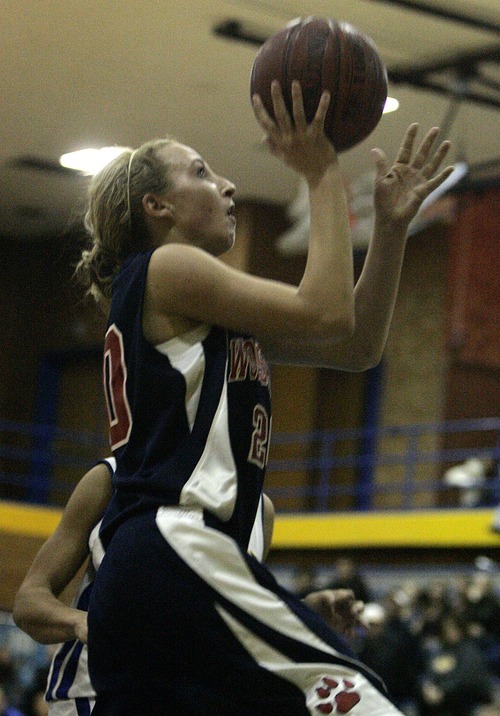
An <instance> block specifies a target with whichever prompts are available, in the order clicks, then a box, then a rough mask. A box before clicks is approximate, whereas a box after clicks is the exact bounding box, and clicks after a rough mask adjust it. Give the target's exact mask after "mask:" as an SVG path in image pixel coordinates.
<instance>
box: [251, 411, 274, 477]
mask: <svg viewBox="0 0 500 716" xmlns="http://www.w3.org/2000/svg"><path fill="white" fill-rule="evenodd" d="M252 422H253V427H254V431H253V433H252V442H251V444H250V452H249V453H248V461H249V462H253V463H254V465H257V466H258V467H260V468H263V467H265V465H266V463H267V457H268V453H269V438H270V432H271V425H270V423H271V421H270V420H269V415H268V414H267V410H266V409H265V408H264V406H263V405H261V404H260V403H257V405H256V406H255V408H254V409H253V421H252Z"/></svg>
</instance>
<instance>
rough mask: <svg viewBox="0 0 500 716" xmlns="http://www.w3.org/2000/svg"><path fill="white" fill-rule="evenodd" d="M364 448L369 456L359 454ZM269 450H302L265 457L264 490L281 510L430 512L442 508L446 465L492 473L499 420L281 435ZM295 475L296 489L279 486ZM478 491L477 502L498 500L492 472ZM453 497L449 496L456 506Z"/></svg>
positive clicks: (499, 445) (499, 453)
mask: <svg viewBox="0 0 500 716" xmlns="http://www.w3.org/2000/svg"><path fill="white" fill-rule="evenodd" d="M395 443H396V446H395ZM366 445H368V446H370V448H371V450H370V451H364V450H363V447H364V446H366ZM468 445H469V446H468ZM273 446H274V453H276V452H285V451H286V450H287V449H288V450H290V448H294V449H295V452H300V451H301V452H302V455H301V456H300V457H298V458H293V459H290V458H288V457H283V458H279V459H276V458H274V457H272V459H271V460H270V462H269V465H268V476H269V477H268V487H267V491H268V492H269V495H270V496H271V497H272V498H273V499H274V500H275V501H282V502H283V503H284V505H285V508H286V502H287V500H288V502H289V503H290V504H293V500H294V499H295V500H296V501H299V500H303V501H304V503H305V504H306V505H307V506H308V509H313V510H317V511H324V510H327V509H332V508H333V509H335V505H336V504H338V503H339V502H340V503H341V502H342V500H343V501H344V504H346V505H347V506H348V507H349V508H350V509H356V510H363V509H372V508H374V507H384V506H385V507H388V506H389V507H391V508H395V509H396V508H397V509H415V508H420V507H431V506H432V507H435V506H443V504H444V501H443V500H441V497H442V496H443V495H444V494H445V493H450V488H449V486H448V485H447V484H446V483H445V482H444V481H443V472H444V470H445V469H446V468H447V467H449V466H451V465H453V464H458V463H461V462H464V461H465V460H468V459H470V458H478V459H481V460H484V461H488V462H490V463H491V465H492V468H493V470H492V472H493V473H494V472H495V471H494V466H495V464H496V463H498V459H499V457H500V419H498V418H480V419H475V420H455V421H447V422H440V423H431V422H429V423H421V424H410V425H398V426H378V427H377V428H353V429H340V430H334V431H313V432H303V433H300V432H297V433H281V434H276V435H274V436H273ZM299 446H301V450H300V447H299ZM346 446H347V448H348V449H347V451H346V449H345V448H346ZM467 446H468V447H467ZM342 472H344V473H348V478H347V479H344V480H342V479H338V478H339V477H340V478H341V476H342ZM294 474H301V475H302V476H303V477H304V476H305V479H302V481H301V484H297V485H293V484H292V485H283V484H280V483H283V482H284V481H285V479H284V478H286V476H287V475H288V476H289V475H292V476H293V475H294ZM280 475H282V476H283V478H281V479H280ZM292 482H293V480H292ZM269 483H270V484H269ZM346 483H347V484H346ZM481 491H482V496H481V499H482V501H483V502H484V503H487V504H495V503H496V502H500V487H499V480H498V474H496V475H495V474H492V475H491V478H490V479H488V480H486V481H485V484H484V485H483V486H482V488H481ZM455 493H456V491H455ZM388 497H392V498H393V499H392V500H389V499H387V498H388ZM457 497H459V496H458V495H457V494H454V495H452V498H453V499H454V500H455V502H457V499H456V498H457ZM458 501H459V500H458ZM292 509H293V507H292Z"/></svg>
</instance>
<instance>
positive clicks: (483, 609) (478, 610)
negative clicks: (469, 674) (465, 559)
mask: <svg viewBox="0 0 500 716" xmlns="http://www.w3.org/2000/svg"><path fill="white" fill-rule="evenodd" d="M460 597H461V599H460V601H459V604H458V606H457V611H458V612H459V613H460V615H461V617H462V619H463V621H464V622H465V624H466V630H467V635H468V636H469V637H470V638H472V639H473V640H474V641H475V643H476V645H477V646H478V647H479V648H480V649H481V651H482V652H483V654H484V655H485V656H486V659H487V661H488V664H489V667H490V669H491V671H492V672H493V674H494V675H495V676H496V677H497V678H500V600H499V598H498V595H497V594H496V592H495V583H494V579H493V576H492V574H490V573H488V572H484V571H478V572H475V573H474V574H473V575H472V577H471V578H470V580H468V581H467V582H466V584H465V588H464V590H463V591H462V592H461V594H460Z"/></svg>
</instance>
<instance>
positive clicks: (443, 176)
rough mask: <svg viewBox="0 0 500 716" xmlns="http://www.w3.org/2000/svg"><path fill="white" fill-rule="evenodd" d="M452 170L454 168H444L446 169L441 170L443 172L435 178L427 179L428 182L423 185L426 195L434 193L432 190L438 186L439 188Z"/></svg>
mask: <svg viewBox="0 0 500 716" xmlns="http://www.w3.org/2000/svg"><path fill="white" fill-rule="evenodd" d="M454 168H455V167H446V169H443V171H441V172H439V174H436V176H435V177H432V179H429V181H427V182H426V184H425V190H426V192H427V194H430V193H431V192H432V191H434V189H437V188H438V186H441V184H442V183H443V182H444V180H445V179H448V177H449V176H450V174H451V173H452V172H453V170H454Z"/></svg>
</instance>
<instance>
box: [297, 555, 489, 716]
mask: <svg viewBox="0 0 500 716" xmlns="http://www.w3.org/2000/svg"><path fill="white" fill-rule="evenodd" d="M483 566H484V567H486V568H485V569H477V570H476V571H474V572H472V573H471V574H470V575H468V576H466V577H461V578H459V579H456V580H455V579H451V578H446V579H432V580H431V581H430V582H429V583H425V584H423V583H422V581H421V580H419V581H417V580H413V579H408V580H405V581H404V582H403V583H402V584H400V585H398V586H397V587H393V588H390V589H389V590H387V591H385V592H383V593H378V592H375V590H374V589H373V588H371V586H370V583H369V581H368V580H366V579H365V578H364V577H363V575H362V574H361V573H360V572H359V571H358V570H357V569H356V565H355V563H354V562H353V561H352V560H351V559H349V558H344V557H342V558H339V559H338V560H337V561H336V563H335V572H334V575H333V578H332V579H330V580H329V581H327V582H323V583H322V584H320V585H318V584H317V583H315V582H314V574H313V573H312V572H311V571H310V570H308V571H307V572H306V575H307V576H308V585H306V584H304V582H303V581H301V583H300V586H299V589H298V591H299V592H300V593H302V594H303V593H305V591H307V589H316V588H318V586H322V587H325V588H348V589H352V590H353V591H354V594H355V596H356V598H357V599H361V600H363V601H364V602H365V608H364V611H363V615H362V626H361V627H360V628H359V629H358V630H357V631H356V633H355V635H354V637H353V639H352V646H353V648H354V650H355V652H356V653H357V654H358V655H359V657H360V659H361V660H362V661H363V662H364V663H365V664H367V665H368V666H370V667H371V668H372V669H373V670H374V671H376V672H377V673H378V674H379V675H380V676H381V677H382V678H383V679H384V681H385V683H386V685H387V688H388V689H389V692H390V694H391V696H392V699H393V700H394V702H395V703H396V705H397V706H398V707H399V709H400V710H401V711H402V712H403V713H404V714H407V715H408V716H500V596H499V593H498V591H497V589H496V581H495V579H496V578H495V565H493V564H492V563H491V562H490V561H489V560H485V564H484V565H483Z"/></svg>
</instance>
